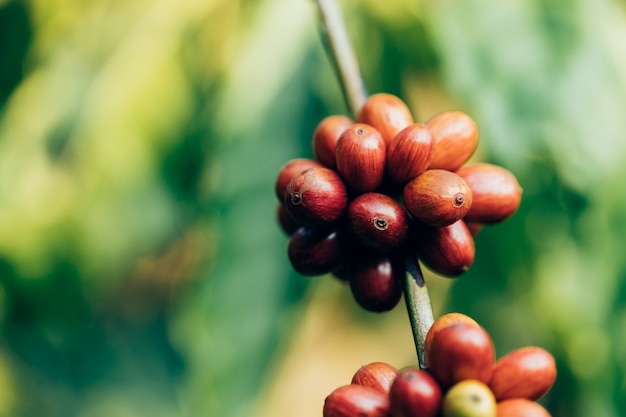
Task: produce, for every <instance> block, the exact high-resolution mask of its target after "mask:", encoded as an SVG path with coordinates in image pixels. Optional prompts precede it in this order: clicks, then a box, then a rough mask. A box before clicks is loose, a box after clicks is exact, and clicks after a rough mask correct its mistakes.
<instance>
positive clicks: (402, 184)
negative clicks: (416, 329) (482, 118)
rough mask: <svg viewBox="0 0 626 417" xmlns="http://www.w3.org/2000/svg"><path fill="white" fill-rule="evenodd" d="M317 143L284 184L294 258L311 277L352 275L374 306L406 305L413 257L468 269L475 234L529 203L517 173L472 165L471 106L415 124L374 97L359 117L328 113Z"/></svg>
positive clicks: (279, 191) (281, 179)
mask: <svg viewBox="0 0 626 417" xmlns="http://www.w3.org/2000/svg"><path fill="white" fill-rule="evenodd" d="M312 142H313V154H314V159H307V158H298V159H293V160H291V161H288V162H287V163H286V164H285V165H284V166H283V167H282V169H281V170H280V172H279V174H278V178H277V180H276V184H275V189H276V195H277V197H278V199H279V200H280V204H279V207H278V219H279V222H280V224H281V226H282V229H283V230H284V231H285V232H286V233H287V234H288V235H289V236H290V239H289V244H288V250H287V251H288V255H289V259H290V261H291V264H292V266H293V267H294V269H295V270H296V271H297V272H299V273H300V274H302V275H308V276H315V275H322V274H326V273H331V272H332V273H333V274H334V275H335V276H336V277H338V278H340V279H343V280H347V281H348V282H349V284H350V288H351V291H352V294H353V296H354V298H355V299H356V301H357V302H358V303H359V304H360V305H361V306H362V307H363V308H365V309H366V310H369V311H376V312H381V311H387V310H390V309H392V308H393V307H394V306H395V305H396V304H397V303H398V301H399V299H400V297H401V295H402V285H401V281H400V279H399V277H401V276H402V275H403V274H404V271H405V269H406V268H405V265H404V260H405V259H406V256H413V257H415V259H416V260H417V259H418V258H419V259H420V260H421V261H422V263H424V264H425V265H426V266H427V267H429V268H430V269H431V270H433V271H434V272H436V273H439V274H441V275H444V276H449V277H454V276H458V275H460V274H461V273H463V272H465V271H466V270H467V269H468V268H469V267H470V265H471V264H472V263H473V261H474V252H475V248H474V236H475V234H476V233H477V232H478V231H479V230H480V228H481V227H482V226H483V225H485V224H494V223H498V222H500V221H502V220H505V219H507V218H508V217H510V216H511V215H512V214H513V213H514V212H515V211H516V210H517V208H518V206H519V203H520V198H521V188H520V186H519V184H518V182H517V180H516V178H515V176H514V175H513V174H512V173H511V172H509V171H507V170H506V169H504V168H501V167H499V166H495V165H492V164H487V163H477V164H471V165H465V166H464V164H465V163H466V162H467V160H468V159H469V158H470V156H471V155H472V154H473V153H474V150H475V149H476V146H477V144H478V129H477V127H476V123H475V122H474V121H473V120H472V118H471V117H469V116H468V115H467V114H465V113H463V112H459V111H448V112H444V113H440V114H437V115H435V116H434V117H432V118H431V119H430V120H428V121H427V122H426V123H423V124H422V123H415V122H414V120H413V116H412V115H411V112H410V111H409V109H408V107H407V106H406V104H405V103H404V102H403V101H402V100H401V99H399V98H398V97H396V96H394V95H390V94H385V93H380V94H374V95H372V96H370V97H369V98H368V99H367V101H366V102H365V103H364V105H363V107H362V109H361V111H360V112H359V114H358V117H357V122H355V121H353V120H352V119H350V118H348V117H346V116H342V115H332V116H329V117H326V118H325V119H323V120H322V121H321V122H320V123H319V125H318V126H317V128H316V129H315V132H314V134H313V140H312Z"/></svg>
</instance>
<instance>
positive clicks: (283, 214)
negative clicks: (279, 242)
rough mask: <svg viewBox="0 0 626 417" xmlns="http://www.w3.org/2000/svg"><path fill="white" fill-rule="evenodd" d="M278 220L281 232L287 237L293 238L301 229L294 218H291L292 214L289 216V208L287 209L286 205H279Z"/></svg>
mask: <svg viewBox="0 0 626 417" xmlns="http://www.w3.org/2000/svg"><path fill="white" fill-rule="evenodd" d="M276 219H277V220H278V224H279V225H280V228H281V230H282V231H283V232H284V233H285V234H286V235H287V236H291V235H292V234H293V233H294V232H295V231H296V230H298V229H299V228H300V225H299V224H298V223H297V222H296V221H295V220H294V219H293V217H291V214H289V212H288V211H287V207H285V205H284V204H278V207H277V209H276Z"/></svg>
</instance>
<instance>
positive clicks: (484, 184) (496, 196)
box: [456, 163, 522, 224]
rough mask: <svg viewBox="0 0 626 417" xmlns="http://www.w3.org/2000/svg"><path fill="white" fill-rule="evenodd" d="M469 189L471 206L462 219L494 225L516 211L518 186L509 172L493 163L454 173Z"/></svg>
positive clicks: (463, 168) (471, 166)
mask: <svg viewBox="0 0 626 417" xmlns="http://www.w3.org/2000/svg"><path fill="white" fill-rule="evenodd" d="M456 173H457V175H459V176H460V177H461V178H463V179H464V180H465V182H466V183H467V185H468V186H469V187H470V189H471V190H472V207H471V208H470V210H469V211H468V212H467V214H466V216H465V220H467V221H470V222H478V223H482V224H494V223H498V222H501V221H503V220H506V219H508V218H509V217H511V216H512V215H513V213H515V212H516V211H517V208H518V207H519V204H520V200H521V199H522V188H521V187H520V185H519V183H518V182H517V178H515V175H513V174H512V173H511V172H510V171H508V170H506V169H504V168H502V167H499V166H497V165H492V164H486V163H480V164H473V165H468V166H464V167H462V168H460V169H459V170H458V171H457V172H456Z"/></svg>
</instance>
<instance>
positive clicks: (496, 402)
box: [323, 313, 556, 417]
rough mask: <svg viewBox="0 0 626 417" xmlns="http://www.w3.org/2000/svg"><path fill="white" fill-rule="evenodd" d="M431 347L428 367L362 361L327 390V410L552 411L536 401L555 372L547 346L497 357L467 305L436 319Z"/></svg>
mask: <svg viewBox="0 0 626 417" xmlns="http://www.w3.org/2000/svg"><path fill="white" fill-rule="evenodd" d="M424 348H425V354H426V357H427V361H428V364H429V366H430V367H429V369H428V370H424V369H420V368H418V367H409V368H404V369H402V370H397V369H396V368H394V367H393V366H391V365H389V364H387V363H384V362H374V363H370V364H368V365H364V366H362V367H361V368H360V369H359V370H358V371H357V372H356V373H355V374H354V376H353V378H352V382H351V384H350V385H344V386H341V387H339V388H337V389H335V390H334V391H333V392H332V393H331V394H330V395H329V396H328V397H327V398H326V401H325V403H324V409H323V415H324V417H437V416H441V417H550V413H548V411H547V410H546V409H545V408H544V407H543V406H541V405H540V404H539V403H537V402H536V400H537V399H539V398H540V397H542V396H543V395H544V394H545V393H546V392H548V391H549V390H550V388H551V387H552V385H553V384H554V381H555V379H556V365H555V361H554V358H553V356H552V355H551V354H550V353H549V352H547V351H546V350H545V349H543V348H540V347H534V346H528V347H524V348H520V349H517V350H514V351H512V352H509V353H508V354H506V355H504V356H502V357H501V358H500V359H498V360H497V361H496V360H495V351H494V347H493V343H492V340H491V338H490V336H489V334H488V333H487V332H486V331H485V330H484V329H483V328H482V327H481V326H480V325H478V324H477V323H476V322H475V321H474V320H473V319H472V318H470V317H468V316H466V315H463V314H460V313H450V314H447V315H444V316H442V317H440V318H439V319H438V320H436V321H435V323H434V324H433V326H432V327H431V329H430V331H429V332H428V335H427V337H426V341H425V346H424Z"/></svg>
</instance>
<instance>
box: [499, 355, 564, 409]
mask: <svg viewBox="0 0 626 417" xmlns="http://www.w3.org/2000/svg"><path fill="white" fill-rule="evenodd" d="M555 380H556V363H555V361H554V357H553V356H552V354H550V352H548V351H547V350H545V349H542V348H540V347H535V346H528V347H523V348H520V349H517V350H514V351H512V352H509V353H507V354H506V355H504V356H503V357H502V358H500V359H499V360H498V361H497V362H496V364H495V365H494V367H493V375H492V376H491V380H490V381H489V387H490V388H491V390H492V391H493V394H494V395H495V396H496V399H497V400H498V401H502V400H507V399H509V398H526V399H529V400H533V401H534V400H536V399H538V398H540V397H541V396H543V395H544V394H545V393H546V392H548V391H549V390H550V388H551V387H552V385H553V384H554V381H555Z"/></svg>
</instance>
